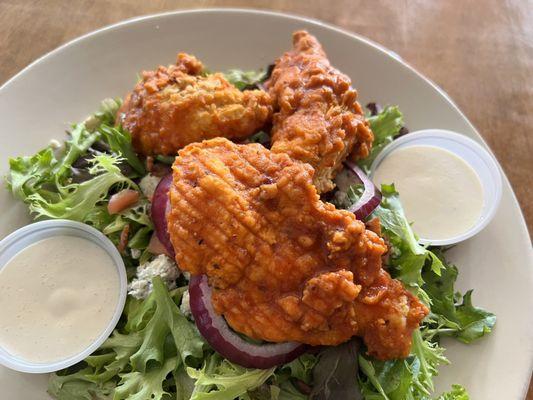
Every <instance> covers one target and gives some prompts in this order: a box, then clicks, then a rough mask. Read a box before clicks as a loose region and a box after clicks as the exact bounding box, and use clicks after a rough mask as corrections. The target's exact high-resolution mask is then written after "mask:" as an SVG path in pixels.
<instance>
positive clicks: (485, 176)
mask: <svg viewBox="0 0 533 400" xmlns="http://www.w3.org/2000/svg"><path fill="white" fill-rule="evenodd" d="M415 145H417V146H418V145H426V146H435V147H440V148H442V149H445V150H448V151H450V152H452V153H454V154H455V155H457V156H458V157H460V158H461V159H462V160H464V161H465V162H466V163H467V164H468V165H470V166H471V167H472V169H473V170H474V171H475V172H476V173H477V175H478V177H479V180H480V182H481V186H482V187H483V208H482V210H481V214H480V216H479V219H478V220H477V222H476V223H475V224H474V225H473V226H472V227H471V228H470V229H468V230H467V231H465V232H463V233H461V234H459V235H456V236H453V237H449V238H446V239H438V240H435V239H432V240H430V239H426V238H422V237H421V238H419V242H420V243H421V244H430V245H434V246H445V245H451V244H455V243H459V242H462V241H464V240H466V239H469V238H471V237H472V236H474V235H475V234H477V233H479V232H480V231H481V230H482V229H483V228H485V227H486V226H487V225H488V223H489V222H490V221H491V220H492V218H493V217H494V215H495V214H496V210H497V209H498V206H499V204H500V201H501V197H502V177H501V173H500V167H499V166H498V162H497V161H496V159H495V158H494V156H493V155H492V154H490V153H489V152H488V151H487V150H485V149H484V148H483V147H482V146H481V145H480V144H479V143H477V142H475V141H474V140H472V139H470V138H468V137H466V136H464V135H461V134H459V133H456V132H452V131H447V130H443V129H425V130H420V131H416V132H412V133H409V134H407V135H405V136H402V137H400V138H398V139H396V140H394V141H393V142H392V143H391V144H389V145H388V146H386V147H385V148H384V149H383V150H382V151H381V152H380V153H379V155H378V156H377V157H376V159H375V160H374V162H373V163H372V166H371V167H370V169H371V173H370V175H371V177H372V175H373V174H374V171H375V170H376V168H377V167H378V165H379V164H380V163H381V162H382V161H383V160H384V159H385V158H386V157H387V156H388V155H389V154H390V153H391V152H393V151H395V150H398V149H400V148H406V147H410V146H415ZM401 195H402V194H401V192H400V198H401Z"/></svg>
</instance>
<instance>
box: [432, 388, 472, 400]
mask: <svg viewBox="0 0 533 400" xmlns="http://www.w3.org/2000/svg"><path fill="white" fill-rule="evenodd" d="M437 400H470V396H468V393H467V392H466V390H465V388H464V387H462V386H461V385H452V390H451V391H450V392H448V393H443V394H441V395H440V396H439V397H438V399H437Z"/></svg>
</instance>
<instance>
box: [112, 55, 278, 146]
mask: <svg viewBox="0 0 533 400" xmlns="http://www.w3.org/2000/svg"><path fill="white" fill-rule="evenodd" d="M202 70H203V66H202V64H201V63H200V62H199V61H198V60H197V59H196V58H194V57H193V56H190V55H187V54H183V53H181V54H179V55H178V60H177V63H176V65H171V66H169V67H159V68H158V69H157V70H156V71H145V72H143V74H142V80H141V82H139V83H138V84H137V85H136V86H135V88H134V89H133V92H131V93H130V94H128V95H127V96H126V99H125V101H124V105H123V106H122V107H121V109H120V110H119V112H118V118H117V121H118V122H119V123H121V124H122V126H123V127H124V128H126V129H127V130H128V131H129V132H130V133H131V135H132V140H133V146H134V147H135V149H136V150H137V151H138V152H139V153H142V154H144V155H157V154H162V155H175V154H176V152H177V151H178V150H179V149H181V148H182V147H184V146H186V145H187V144H189V143H193V142H198V141H201V140H203V139H209V138H213V137H217V136H223V137H227V138H232V139H237V138H245V137H247V136H249V135H250V134H252V133H254V132H255V131H256V130H258V129H260V128H261V127H262V126H263V125H264V124H265V122H266V121H267V120H268V119H269V118H270V115H271V113H272V107H271V101H270V97H269V95H268V94H267V93H265V92H263V91H260V90H246V91H244V92H241V91H240V90H238V89H237V88H236V87H235V86H233V85H232V84H230V83H229V82H228V81H227V80H226V79H225V78H224V76H223V75H222V74H212V75H207V76H200V75H199V74H200V73H201V72H202Z"/></svg>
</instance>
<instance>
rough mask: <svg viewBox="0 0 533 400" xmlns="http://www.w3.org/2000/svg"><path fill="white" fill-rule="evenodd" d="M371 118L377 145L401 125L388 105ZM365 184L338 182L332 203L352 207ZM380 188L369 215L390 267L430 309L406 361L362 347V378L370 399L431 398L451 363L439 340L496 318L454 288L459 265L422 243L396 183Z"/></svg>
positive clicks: (458, 391)
mask: <svg viewBox="0 0 533 400" xmlns="http://www.w3.org/2000/svg"><path fill="white" fill-rule="evenodd" d="M369 122H370V126H371V128H372V130H373V132H374V135H375V137H376V143H375V146H376V147H375V148H380V147H383V146H385V145H386V144H387V143H389V142H391V141H392V140H393V138H394V137H395V136H397V135H398V134H399V132H400V129H401V126H402V125H403V120H402V115H401V113H400V112H399V110H398V109H397V107H387V108H385V109H384V110H383V111H382V112H381V113H379V114H378V115H376V116H373V117H370V118H369ZM378 151H379V150H378ZM375 156H376V154H371V156H370V157H371V158H374V157H375ZM371 161H372V160H370V161H368V159H365V160H364V162H361V163H360V166H361V167H362V168H369V165H370V164H371ZM362 189H363V188H362V186H361V185H360V184H354V185H350V186H347V187H346V186H345V187H339V192H337V194H336V196H335V199H334V202H335V203H336V205H337V206H338V207H340V208H348V207H349V206H350V205H351V204H353V203H355V202H356V201H357V200H358V198H359V197H360V196H361V194H362ZM381 193H382V195H383V198H382V201H381V204H380V205H379V206H378V207H377V208H376V209H375V210H374V211H373V213H372V214H371V215H370V216H369V217H368V219H369V220H371V219H372V218H379V221H380V224H381V230H382V234H383V236H384V237H385V238H386V239H387V242H388V245H389V256H388V259H387V260H386V262H385V264H386V268H387V269H388V270H389V272H390V273H391V275H392V276H393V277H394V278H397V279H399V280H401V281H402V282H403V283H404V285H405V286H406V287H408V288H409V289H410V290H411V291H412V292H413V293H415V294H416V295H417V296H418V297H419V298H420V299H421V300H422V301H423V302H424V303H426V305H427V306H428V307H430V310H431V312H430V315H429V316H428V317H427V318H426V319H425V321H424V322H423V324H422V326H421V328H420V330H418V331H416V332H415V333H414V335H413V345H412V350H411V355H410V356H409V357H408V358H406V359H405V360H391V361H379V360H375V359H372V358H371V357H368V356H367V355H365V354H364V352H360V353H359V364H360V371H359V383H360V385H361V390H362V393H363V396H364V398H365V399H367V400H374V399H375V400H378V399H379V400H382V399H384V400H387V399H388V400H403V399H413V400H415V399H416V400H425V399H430V398H431V397H430V396H431V393H432V392H433V390H434V385H433V377H434V376H436V375H437V373H438V366H439V365H441V364H446V363H448V360H447V359H446V357H445V356H444V349H443V348H442V347H440V345H439V340H440V338H441V337H442V336H452V337H456V338H457V339H459V340H460V341H462V342H464V343H470V342H472V341H473V340H475V339H478V338H480V337H482V336H483V335H485V334H487V333H490V332H491V330H492V328H493V327H494V324H495V322H496V317H495V316H494V314H492V313H490V312H487V311H484V310H482V309H480V308H476V307H474V306H473V305H472V301H471V297H472V291H471V290H470V291H468V292H467V293H465V294H464V295H461V294H460V293H458V292H456V291H455V289H454V284H455V281H456V279H457V274H458V270H457V268H456V267H455V266H454V265H451V264H449V263H448V262H447V261H446V259H445V258H444V251H443V250H442V249H436V248H433V249H427V248H425V247H423V246H421V245H419V244H418V241H417V237H416V235H415V234H414V232H413V231H412V229H411V225H410V223H409V221H408V220H407V218H406V217H405V214H404V212H403V209H402V205H401V202H400V197H399V193H398V192H397V191H396V190H395V188H394V185H382V187H381ZM439 399H457V400H463V399H468V394H467V393H466V391H465V390H464V389H463V388H462V387H460V386H458V385H455V386H454V387H453V388H452V391H451V392H448V393H445V394H443V395H442V396H441V397H439Z"/></svg>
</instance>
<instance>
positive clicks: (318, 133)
mask: <svg viewBox="0 0 533 400" xmlns="http://www.w3.org/2000/svg"><path fill="white" fill-rule="evenodd" d="M350 85H351V82H350V79H349V78H348V77H347V76H346V75H344V74H342V73H341V72H340V71H338V70H337V69H335V68H333V67H332V66H331V64H330V62H329V60H328V58H327V57H326V54H325V53H324V50H323V49H322V46H321V45H320V43H319V42H318V41H317V39H316V38H315V37H314V36H312V35H310V34H309V33H307V32H305V31H298V32H295V33H294V34H293V49H292V50H291V51H288V52H286V53H285V54H284V55H283V56H282V57H281V58H279V59H278V60H277V61H276V64H275V67H274V69H273V71H272V76H271V77H270V79H269V80H268V81H267V82H266V84H265V87H266V88H267V89H268V91H269V93H270V95H271V97H272V100H273V102H274V108H275V114H274V118H273V127H272V151H274V152H276V153H287V154H289V155H290V156H291V157H292V158H294V159H297V160H300V161H303V162H306V163H309V164H311V165H312V166H313V168H315V176H314V183H315V186H316V188H317V190H318V192H319V193H323V192H327V191H329V190H331V189H333V187H334V184H333V182H332V180H333V178H334V177H335V174H336V173H337V171H338V170H339V169H340V168H341V166H342V162H343V161H344V160H345V159H346V157H347V156H348V154H350V153H351V152H352V154H353V155H354V156H355V158H364V157H366V156H367V155H368V153H369V151H370V148H371V146H372V141H373V140H374V136H373V134H372V131H371V130H370V128H369V126H368V123H367V122H366V120H365V117H364V113H363V110H362V109H361V106H360V105H359V103H358V102H357V92H356V91H355V89H353V88H352V87H351V86H350Z"/></svg>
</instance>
